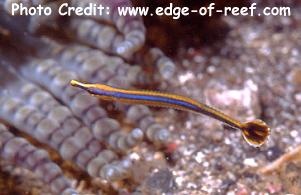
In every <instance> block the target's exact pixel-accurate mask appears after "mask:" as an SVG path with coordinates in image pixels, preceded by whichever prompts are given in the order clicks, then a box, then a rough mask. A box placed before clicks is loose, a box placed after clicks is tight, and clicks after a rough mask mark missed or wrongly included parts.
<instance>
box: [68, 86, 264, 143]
mask: <svg viewBox="0 0 301 195" xmlns="http://www.w3.org/2000/svg"><path fill="white" fill-rule="evenodd" d="M70 84H71V85H72V86H75V87H79V88H82V89H84V90H86V91H87V92H89V93H90V94H92V95H95V96H97V97H99V98H100V99H102V100H108V101H117V102H122V103H128V104H144V105H148V106H158V107H167V108H174V109H179V110H184V111H192V112H195V113H201V114H205V115H207V116H210V117H212V118H215V119H217V120H219V121H221V122H224V123H226V124H227V125H230V126H231V127H233V128H236V129H240V130H241V132H242V135H243V137H244V139H245V140H246V141H247V142H248V143H249V144H250V145H252V146H255V147H259V146H261V145H262V144H263V143H264V142H265V141H266V139H267V138H268V136H269V134H270V128H269V127H268V126H267V125H266V123H265V122H264V121H262V120H260V119H255V120H253V121H250V122H245V123H242V122H240V121H238V120H236V119H234V118H232V117H230V116H228V115H226V114H224V113H223V112H221V111H219V110H217V109H215V108H213V107H211V106H208V105H206V104H202V103H200V102H198V101H196V100H193V99H191V98H188V97H184V96H181V95H176V94H169V93H161V92H156V91H143V90H126V89H119V88H114V87H111V86H108V85H104V84H85V83H81V82H78V81H75V80H72V81H71V82H70Z"/></svg>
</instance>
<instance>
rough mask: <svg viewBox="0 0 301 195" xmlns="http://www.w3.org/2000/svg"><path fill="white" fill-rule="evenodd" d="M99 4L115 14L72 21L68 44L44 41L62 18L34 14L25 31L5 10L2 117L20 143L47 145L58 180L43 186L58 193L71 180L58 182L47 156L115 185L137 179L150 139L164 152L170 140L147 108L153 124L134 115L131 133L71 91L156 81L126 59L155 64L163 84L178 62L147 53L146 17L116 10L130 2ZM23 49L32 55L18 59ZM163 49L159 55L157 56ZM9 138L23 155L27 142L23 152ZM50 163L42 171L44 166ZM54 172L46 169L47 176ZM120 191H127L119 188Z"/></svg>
mask: <svg viewBox="0 0 301 195" xmlns="http://www.w3.org/2000/svg"><path fill="white" fill-rule="evenodd" d="M13 2H15V1H4V2H3V5H2V6H3V7H2V8H4V9H5V10H6V11H8V12H10V11H11V10H10V5H11V3H13ZM19 2H21V3H23V4H24V5H25V6H27V7H30V6H37V5H39V4H43V5H48V6H51V7H53V8H55V7H57V6H58V5H60V4H61V3H63V2H68V1H62V2H57V3H56V2H48V1H40V2H37V1H19ZM95 2H96V3H102V4H105V5H107V6H109V7H110V8H112V9H113V12H112V14H110V15H107V16H102V17H91V18H79V17H73V16H72V17H70V18H68V21H67V22H66V24H67V26H66V28H64V29H63V30H62V31H59V33H60V35H61V36H65V38H64V39H65V40H68V41H67V42H66V41H60V40H57V39H56V37H51V38H47V37H45V36H42V37H39V36H37V34H39V33H41V32H40V30H41V31H43V29H48V28H53V30H54V31H55V30H57V29H56V26H57V25H61V24H60V16H58V15H52V16H51V17H50V18H47V19H46V20H45V18H43V17H36V16H33V17H31V18H30V21H29V23H27V21H26V19H25V18H24V17H19V18H20V20H19V21H18V22H19V24H22V25H14V24H13V21H15V19H14V18H13V17H11V16H9V14H6V13H5V12H3V13H1V14H2V16H3V18H2V19H1V27H2V28H3V29H5V31H1V33H3V34H2V35H3V37H2V39H1V41H3V45H6V46H5V47H1V52H2V54H1V59H3V61H2V63H1V65H0V74H1V78H3V79H2V80H1V82H0V83H1V89H0V94H1V98H0V105H1V109H0V119H1V121H3V122H5V123H6V124H7V125H9V126H10V127H12V128H16V129H17V135H19V134H21V135H24V138H18V136H17V137H16V136H15V135H12V134H11V135H10V136H11V137H16V140H19V139H22V143H23V141H24V142H25V141H26V139H29V141H31V140H33V141H34V142H35V143H38V144H39V145H41V144H42V145H43V146H45V147H43V148H42V149H39V151H43V153H42V154H43V155H41V158H42V157H43V158H45V159H46V157H47V163H48V161H49V163H50V162H51V163H52V164H51V167H49V166H50V165H49V166H48V164H46V165H47V167H46V168H47V169H53V172H54V173H55V178H54V179H53V178H50V179H49V178H43V179H44V180H43V181H44V182H45V183H49V184H50V186H51V191H52V192H53V193H54V194H59V193H61V192H62V191H63V190H65V189H66V190H67V191H68V186H66V185H67V184H66V185H65V186H61V187H60V186H56V185H58V184H56V182H57V180H56V179H57V178H58V179H61V177H62V178H64V174H63V173H60V175H61V177H58V176H57V175H58V173H57V172H58V170H60V168H58V166H57V165H56V162H53V161H52V160H51V158H52V157H51V158H49V157H48V156H45V154H47V152H49V153H50V156H51V155H52V153H51V151H55V152H56V155H58V156H59V158H60V159H61V160H60V161H64V162H68V163H67V164H69V163H71V165H69V166H67V167H69V168H68V169H70V166H71V167H72V168H74V167H75V169H76V170H79V171H80V172H84V173H87V174H88V175H89V176H90V178H92V180H93V178H94V179H96V178H98V179H101V180H102V181H108V182H109V184H110V182H114V181H120V180H123V179H130V178H131V177H132V174H133V171H134V169H133V167H134V166H133V163H135V162H134V161H135V159H133V158H131V157H130V155H129V153H130V151H131V150H132V149H133V148H134V147H135V146H137V145H138V144H139V143H141V141H142V140H143V138H144V137H145V139H146V140H148V141H150V142H153V143H154V144H155V145H157V146H160V147H161V146H162V145H164V143H165V142H166V140H168V137H169V132H168V130H167V129H166V128H165V127H163V126H162V125H160V124H158V123H157V122H156V121H155V119H154V118H153V116H152V114H151V112H150V111H149V110H148V108H144V110H146V112H147V113H145V116H143V117H145V118H146V119H144V118H141V119H139V121H140V122H138V125H137V126H136V125H135V124H136V120H133V117H132V120H127V121H126V123H127V124H129V125H128V127H127V128H124V127H123V126H122V121H118V120H116V119H114V118H112V116H111V115H112V114H111V113H110V110H107V109H106V106H105V105H102V104H103V103H102V102H99V101H98V100H96V99H95V98H93V97H90V96H87V95H86V94H83V93H82V92H81V90H78V89H75V88H72V87H70V85H69V82H70V80H71V79H80V80H86V81H90V82H103V83H107V84H110V85H113V86H119V87H120V86H122V87H131V86H134V85H145V84H147V83H149V79H148V78H151V77H152V76H151V75H150V74H149V73H147V72H144V71H143V69H144V68H143V67H142V66H138V65H131V64H129V63H128V62H126V60H125V59H130V60H131V61H133V60H136V63H140V62H142V61H144V60H146V59H147V60H150V62H148V63H147V64H148V66H149V67H152V69H159V70H160V72H161V73H162V78H168V77H170V76H171V75H172V74H173V72H174V67H175V66H174V64H173V62H172V61H171V60H170V59H169V58H167V57H166V56H165V55H164V54H163V53H162V52H161V51H159V50H158V49H157V50H156V49H149V48H145V49H143V52H141V53H140V54H139V52H138V50H140V49H141V48H142V47H144V39H145V37H144V36H145V29H144V25H143V23H142V19H141V18H140V17H132V18H124V17H119V16H118V15H117V14H116V10H115V11H114V9H115V8H116V6H121V5H123V6H130V5H131V3H130V2H129V1H120V2H114V3H112V2H111V1H95ZM69 3H72V5H74V6H83V7H84V6H88V4H85V3H83V2H81V1H70V2H69ZM89 3H92V1H89ZM99 21H101V22H102V23H99ZM22 31H26V32H28V36H25V37H22V36H17V34H18V33H19V32H22ZM4 32H7V34H6V33H4ZM70 32H72V33H74V34H72V33H71V34H70ZM91 33H92V34H91ZM114 33H115V34H114ZM21 34H22V33H21ZM11 37H18V40H19V42H18V41H17V42H18V49H16V48H15V47H14V44H15V43H16V41H15V40H13V39H11ZM31 41H33V42H34V44H32V43H33V42H31ZM77 42H81V43H82V44H79V43H77ZM91 46H92V47H96V48H97V49H95V48H94V49H93V48H91ZM20 50H21V51H24V53H23V52H21V53H20V59H16V58H14V57H13V56H17V55H18V52H19V51H20ZM148 50H149V51H148ZM155 50H156V51H157V52H156V53H157V54H156V55H154V54H153V53H154V51H155ZM108 53H109V54H110V55H108ZM112 54H113V55H112ZM145 55H146V56H147V57H145ZM164 67H167V70H164ZM164 74H165V75H164ZM166 75H167V76H166ZM122 110H124V111H125V112H127V110H130V115H131V116H133V115H137V112H138V114H139V112H140V110H139V109H138V110H137V109H135V106H130V107H127V108H123V109H122ZM137 120H138V119H137ZM141 121H142V122H141ZM7 132H8V133H9V131H7ZM3 135H4V134H3ZM1 138H2V137H1ZM9 138H10V137H9ZM9 138H7V137H5V136H4V137H3V139H4V142H3V143H2V142H1V144H2V145H1V147H2V148H3V150H4V149H5V151H9V150H12V151H15V152H17V150H16V149H20V148H21V147H22V146H23V144H22V146H20V144H17V145H16V146H13V145H12V144H5V143H6V140H7V139H9ZM7 142H9V143H10V141H7ZM28 144H30V143H28ZM19 146H20V147H19ZM32 147H34V146H32ZM32 150H33V149H32ZM26 151H27V149H26ZM26 151H24V152H26ZM34 154H35V153H34ZM37 154H40V153H37ZM2 155H3V158H4V159H6V160H7V161H8V162H12V163H15V162H14V161H17V162H16V163H17V164H18V165H19V166H22V167H24V168H27V169H29V170H31V171H33V172H34V173H35V171H37V174H38V175H39V174H41V172H39V169H37V170H36V168H35V167H34V168H32V167H28V166H27V165H26V164H25V165H24V164H22V162H19V161H20V160H19V159H18V158H19V157H18V156H17V157H16V158H14V156H10V157H7V155H6V153H2ZM12 155H19V154H18V153H17V154H14V153H13V154H12ZM44 156H45V157H44ZM27 158H28V159H29V160H30V158H31V156H30V155H29V156H28V157H24V158H22V159H25V160H26V159H27ZM42 160H43V159H42ZM44 161H45V162H44ZM38 162H40V161H38ZM43 163H46V160H43ZM43 163H42V164H41V167H43V166H44V164H43ZM46 165H45V166H46ZM54 165H55V166H54ZM37 166H40V165H39V164H38V165H37ZM59 166H62V165H61V164H59ZM52 167H54V168H52ZM38 168H39V167H38ZM46 168H45V170H43V171H46ZM64 169H65V168H64ZM41 170H42V169H41ZM51 171H52V170H50V173H51ZM68 177H70V176H69V175H68ZM66 181H68V179H66ZM80 181H81V180H78V182H80ZM52 183H53V184H52ZM96 183H97V182H96ZM61 184H62V185H63V184H64V183H62V182H61ZM87 185H88V184H87ZM93 185H94V184H93ZM95 185H96V184H95ZM73 187H75V186H73ZM127 188H130V186H125V188H124V189H127ZM70 189H71V187H70ZM102 190H104V191H106V190H105V189H97V190H96V191H102ZM115 190H116V191H118V190H119V189H118V188H116V187H115ZM67 191H66V192H67Z"/></svg>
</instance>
